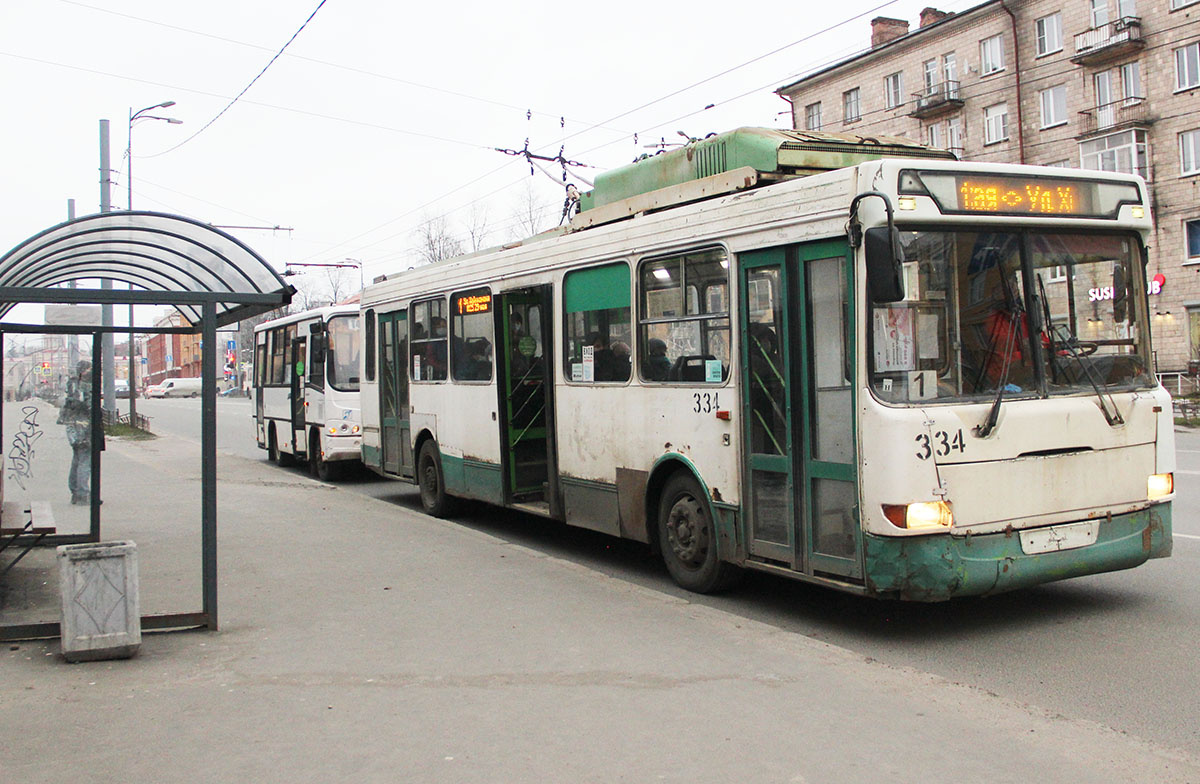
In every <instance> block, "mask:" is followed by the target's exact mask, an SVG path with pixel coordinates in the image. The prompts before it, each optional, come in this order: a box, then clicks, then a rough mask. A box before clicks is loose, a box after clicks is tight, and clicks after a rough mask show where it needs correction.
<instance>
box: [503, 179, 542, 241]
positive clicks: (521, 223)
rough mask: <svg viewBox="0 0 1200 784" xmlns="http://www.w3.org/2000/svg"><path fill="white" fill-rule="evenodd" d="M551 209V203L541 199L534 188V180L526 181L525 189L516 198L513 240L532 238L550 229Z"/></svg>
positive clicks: (512, 231)
mask: <svg viewBox="0 0 1200 784" xmlns="http://www.w3.org/2000/svg"><path fill="white" fill-rule="evenodd" d="M550 215H551V208H550V204H549V202H547V201H546V200H545V199H543V198H542V197H541V195H540V194H539V193H538V192H537V190H536V189H535V188H534V187H533V180H532V179H528V180H526V181H525V187H524V188H522V189H521V192H520V193H519V194H518V195H517V197H516V205H515V206H514V207H513V213H512V220H513V228H512V230H511V232H510V233H511V235H512V239H515V240H519V239H524V238H525V237H532V236H533V235H534V234H537V233H538V232H539V231H542V230H543V229H545V228H548V224H549V222H550V221H549V216H550Z"/></svg>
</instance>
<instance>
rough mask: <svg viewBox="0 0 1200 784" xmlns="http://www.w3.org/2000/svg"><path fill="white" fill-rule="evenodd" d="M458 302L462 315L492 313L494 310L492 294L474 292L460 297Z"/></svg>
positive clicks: (459, 313) (459, 311)
mask: <svg viewBox="0 0 1200 784" xmlns="http://www.w3.org/2000/svg"><path fill="white" fill-rule="evenodd" d="M457 302H458V315H460V316H465V315H468V314H470V313H490V312H491V310H492V295H491V294H472V295H470V296H467V297H459V298H458V300H457Z"/></svg>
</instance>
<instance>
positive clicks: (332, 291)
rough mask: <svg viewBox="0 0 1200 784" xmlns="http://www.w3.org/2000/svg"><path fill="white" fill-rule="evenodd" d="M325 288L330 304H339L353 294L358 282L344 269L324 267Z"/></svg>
mask: <svg viewBox="0 0 1200 784" xmlns="http://www.w3.org/2000/svg"><path fill="white" fill-rule="evenodd" d="M324 269H325V286H326V289H327V290H328V291H329V298H330V302H341V301H342V300H344V299H345V298H346V297H348V296H350V295H351V294H353V293H354V291H355V288H356V286H357V284H358V281H356V280H354V279H353V276H352V275H351V274H350V273H349V272H348V271H347V270H346V268H345V267H325V268H324Z"/></svg>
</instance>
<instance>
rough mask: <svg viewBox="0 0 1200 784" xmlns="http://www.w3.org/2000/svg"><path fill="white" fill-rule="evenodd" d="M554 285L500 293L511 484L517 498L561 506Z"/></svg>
mask: <svg viewBox="0 0 1200 784" xmlns="http://www.w3.org/2000/svg"><path fill="white" fill-rule="evenodd" d="M550 291H551V290H550V287H549V286H542V287H538V288H534V289H522V290H520V291H510V292H505V293H503V294H501V295H500V302H501V307H500V309H499V312H500V317H499V324H498V327H499V330H500V336H501V337H500V340H499V341H497V343H498V346H497V351H496V364H497V366H498V368H499V373H498V375H497V379H498V381H499V387H500V389H499V394H500V409H501V412H502V413H503V416H502V421H501V423H500V437H501V449H502V452H503V461H504V472H505V485H506V491H507V494H508V497H509V499H510V500H512V501H529V502H544V503H546V504H548V505H549V506H550V510H551V512H552V513H553V510H554V509H555V508H556V507H557V502H556V497H557V493H556V488H557V468H556V466H555V461H554V457H553V456H554V438H553V412H554V402H553V394H554V384H553V382H552V380H551V379H550V371H551V368H550V364H549V362H548V361H547V356H546V355H547V352H548V350H549V343H550V334H551V333H550V331H549V329H548V324H549V313H550Z"/></svg>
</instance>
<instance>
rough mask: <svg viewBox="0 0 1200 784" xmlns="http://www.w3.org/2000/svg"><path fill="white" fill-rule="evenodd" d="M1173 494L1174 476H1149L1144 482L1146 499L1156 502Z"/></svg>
mask: <svg viewBox="0 0 1200 784" xmlns="http://www.w3.org/2000/svg"><path fill="white" fill-rule="evenodd" d="M1173 492H1175V475H1174V474H1151V475H1150V478H1148V479H1147V480H1146V499H1147V500H1149V501H1157V500H1158V499H1160V498H1166V497H1167V496H1169V495H1170V494H1171V493H1173Z"/></svg>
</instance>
